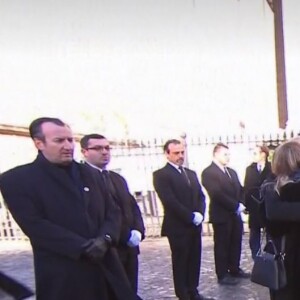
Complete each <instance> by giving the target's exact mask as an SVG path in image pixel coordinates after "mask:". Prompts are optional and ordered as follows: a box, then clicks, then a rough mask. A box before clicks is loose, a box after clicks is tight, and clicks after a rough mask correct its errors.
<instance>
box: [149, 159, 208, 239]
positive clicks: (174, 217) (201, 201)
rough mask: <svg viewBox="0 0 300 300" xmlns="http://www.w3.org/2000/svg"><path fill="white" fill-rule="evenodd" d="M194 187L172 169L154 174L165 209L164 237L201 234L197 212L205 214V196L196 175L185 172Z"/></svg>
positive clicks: (161, 170) (164, 169) (154, 182)
mask: <svg viewBox="0 0 300 300" xmlns="http://www.w3.org/2000/svg"><path fill="white" fill-rule="evenodd" d="M185 171H186V174H187V176H188V178H189V180H190V183H191V185H190V186H189V185H188V183H187V182H186V181H185V180H183V178H182V176H183V175H182V174H180V173H179V171H178V170H176V169H175V168H174V167H173V166H172V165H170V164H169V163H167V164H166V166H165V167H163V168H162V169H160V170H157V171H155V172H154V173H153V185H154V188H155V190H156V192H157V194H158V196H159V198H160V200H161V202H162V204H163V207H164V219H163V224H162V231H161V234H162V236H177V235H178V236H180V235H181V234H186V232H187V231H188V230H201V226H195V225H194V224H193V212H195V211H197V212H200V213H201V214H202V215H203V216H204V213H205V196H204V194H203V192H202V188H201V185H200V183H199V181H198V178H197V175H196V173H195V172H194V171H192V170H190V169H187V168H185Z"/></svg>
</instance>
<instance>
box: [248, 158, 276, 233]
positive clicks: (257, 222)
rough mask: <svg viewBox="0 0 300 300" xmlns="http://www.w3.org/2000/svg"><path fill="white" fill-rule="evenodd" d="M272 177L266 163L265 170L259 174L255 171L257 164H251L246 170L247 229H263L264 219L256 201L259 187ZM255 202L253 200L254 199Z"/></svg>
mask: <svg viewBox="0 0 300 300" xmlns="http://www.w3.org/2000/svg"><path fill="white" fill-rule="evenodd" d="M271 175H272V172H271V164H270V163H269V162H266V165H265V168H264V169H263V171H262V172H261V173H259V172H258V170H257V163H252V164H251V165H250V166H248V167H247V169H246V174H245V181H244V188H245V204H246V208H247V210H248V211H249V227H250V228H252V227H263V226H264V218H263V216H262V212H261V206H260V204H259V202H257V200H259V199H260V186H261V185H262V183H263V182H264V181H265V180H266V179H267V178H270V177H271ZM254 198H255V199H257V200H255V199H254Z"/></svg>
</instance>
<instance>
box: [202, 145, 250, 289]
mask: <svg viewBox="0 0 300 300" xmlns="http://www.w3.org/2000/svg"><path fill="white" fill-rule="evenodd" d="M229 155H230V153H229V148H228V146H227V145H224V144H222V143H219V144H217V145H216V146H215V147H214V150H213V162H212V163H211V165H210V166H208V167H207V168H206V169H204V171H203V173H202V184H203V186H204V187H205V189H206V190H207V193H208V195H209V198H210V204H209V221H210V222H211V223H212V225H213V230H214V255H215V268H216V274H217V278H218V283H219V284H225V285H234V284H237V283H238V278H249V274H248V273H245V272H244V271H243V270H242V269H240V257H241V246H242V233H243V223H242V219H241V212H243V211H244V210H245V206H244V204H243V200H244V196H243V188H242V186H241V184H240V181H239V179H238V176H237V173H236V172H235V171H234V170H233V169H231V168H228V167H227V164H228V163H229Z"/></svg>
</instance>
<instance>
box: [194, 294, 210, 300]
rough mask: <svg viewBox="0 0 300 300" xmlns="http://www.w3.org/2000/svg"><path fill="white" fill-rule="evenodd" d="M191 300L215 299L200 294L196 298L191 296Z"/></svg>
mask: <svg viewBox="0 0 300 300" xmlns="http://www.w3.org/2000/svg"><path fill="white" fill-rule="evenodd" d="M191 300H215V298H210V297H204V296H203V295H201V294H198V295H196V296H191Z"/></svg>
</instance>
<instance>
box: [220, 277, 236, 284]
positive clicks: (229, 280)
mask: <svg viewBox="0 0 300 300" xmlns="http://www.w3.org/2000/svg"><path fill="white" fill-rule="evenodd" d="M238 282H239V281H238V279H237V278H234V277H231V276H228V275H226V276H224V277H223V278H220V279H218V284H222V285H236V284H238Z"/></svg>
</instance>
